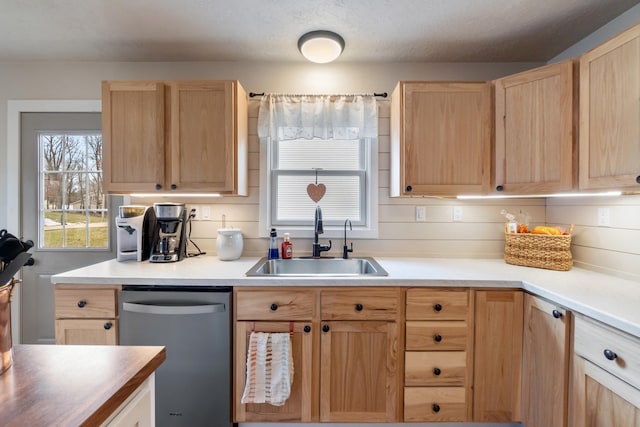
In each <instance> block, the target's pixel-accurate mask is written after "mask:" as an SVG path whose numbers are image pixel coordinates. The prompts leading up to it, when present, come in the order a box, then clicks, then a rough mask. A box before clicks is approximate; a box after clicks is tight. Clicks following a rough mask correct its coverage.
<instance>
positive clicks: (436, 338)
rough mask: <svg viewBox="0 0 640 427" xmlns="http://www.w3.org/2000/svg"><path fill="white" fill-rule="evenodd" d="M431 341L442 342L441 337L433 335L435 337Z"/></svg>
mask: <svg viewBox="0 0 640 427" xmlns="http://www.w3.org/2000/svg"><path fill="white" fill-rule="evenodd" d="M433 340H434V341H435V342H440V341H442V335H439V334H435V335H434V336H433Z"/></svg>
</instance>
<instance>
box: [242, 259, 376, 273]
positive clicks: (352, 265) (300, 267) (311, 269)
mask: <svg viewBox="0 0 640 427" xmlns="http://www.w3.org/2000/svg"><path fill="white" fill-rule="evenodd" d="M246 275H247V276H250V277H274V276H275V277H284V276H310V277H315V276H387V275H388V273H387V272H386V271H385V269H384V268H382V267H381V266H380V264H378V262H377V261H376V260H375V259H373V258H371V257H362V258H349V259H343V258H292V259H267V258H266V257H265V258H261V259H260V260H259V261H258V262H257V263H256V264H255V265H254V266H253V267H251V269H250V270H249V271H247V272H246Z"/></svg>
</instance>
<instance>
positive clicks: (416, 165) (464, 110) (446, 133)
mask: <svg viewBox="0 0 640 427" xmlns="http://www.w3.org/2000/svg"><path fill="white" fill-rule="evenodd" d="M392 96H393V99H392V114H394V115H395V116H399V118H398V119H396V118H395V117H394V118H393V119H392V127H393V129H392V135H391V140H392V141H391V144H392V148H391V157H392V170H391V174H392V177H391V180H392V185H391V187H392V188H391V195H392V196H414V195H416V196H421V195H440V196H455V195H458V194H480V193H486V192H488V190H489V185H490V166H491V126H492V123H491V117H492V115H491V114H492V112H491V86H490V84H489V83H444V82H407V83H405V82H401V83H400V84H399V86H398V87H397V88H396V90H395V91H394V93H393V95H392Z"/></svg>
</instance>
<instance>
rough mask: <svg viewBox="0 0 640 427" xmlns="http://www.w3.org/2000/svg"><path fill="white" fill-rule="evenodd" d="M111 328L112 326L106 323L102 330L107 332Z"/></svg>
mask: <svg viewBox="0 0 640 427" xmlns="http://www.w3.org/2000/svg"><path fill="white" fill-rule="evenodd" d="M112 326H113V323H111V322H107V323H105V324H104V329H105V330H107V331H108V330H109V329H111V327H112Z"/></svg>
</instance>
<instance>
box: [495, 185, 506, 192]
mask: <svg viewBox="0 0 640 427" xmlns="http://www.w3.org/2000/svg"><path fill="white" fill-rule="evenodd" d="M503 190H504V187H503V186H502V185H498V186H496V191H503Z"/></svg>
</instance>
